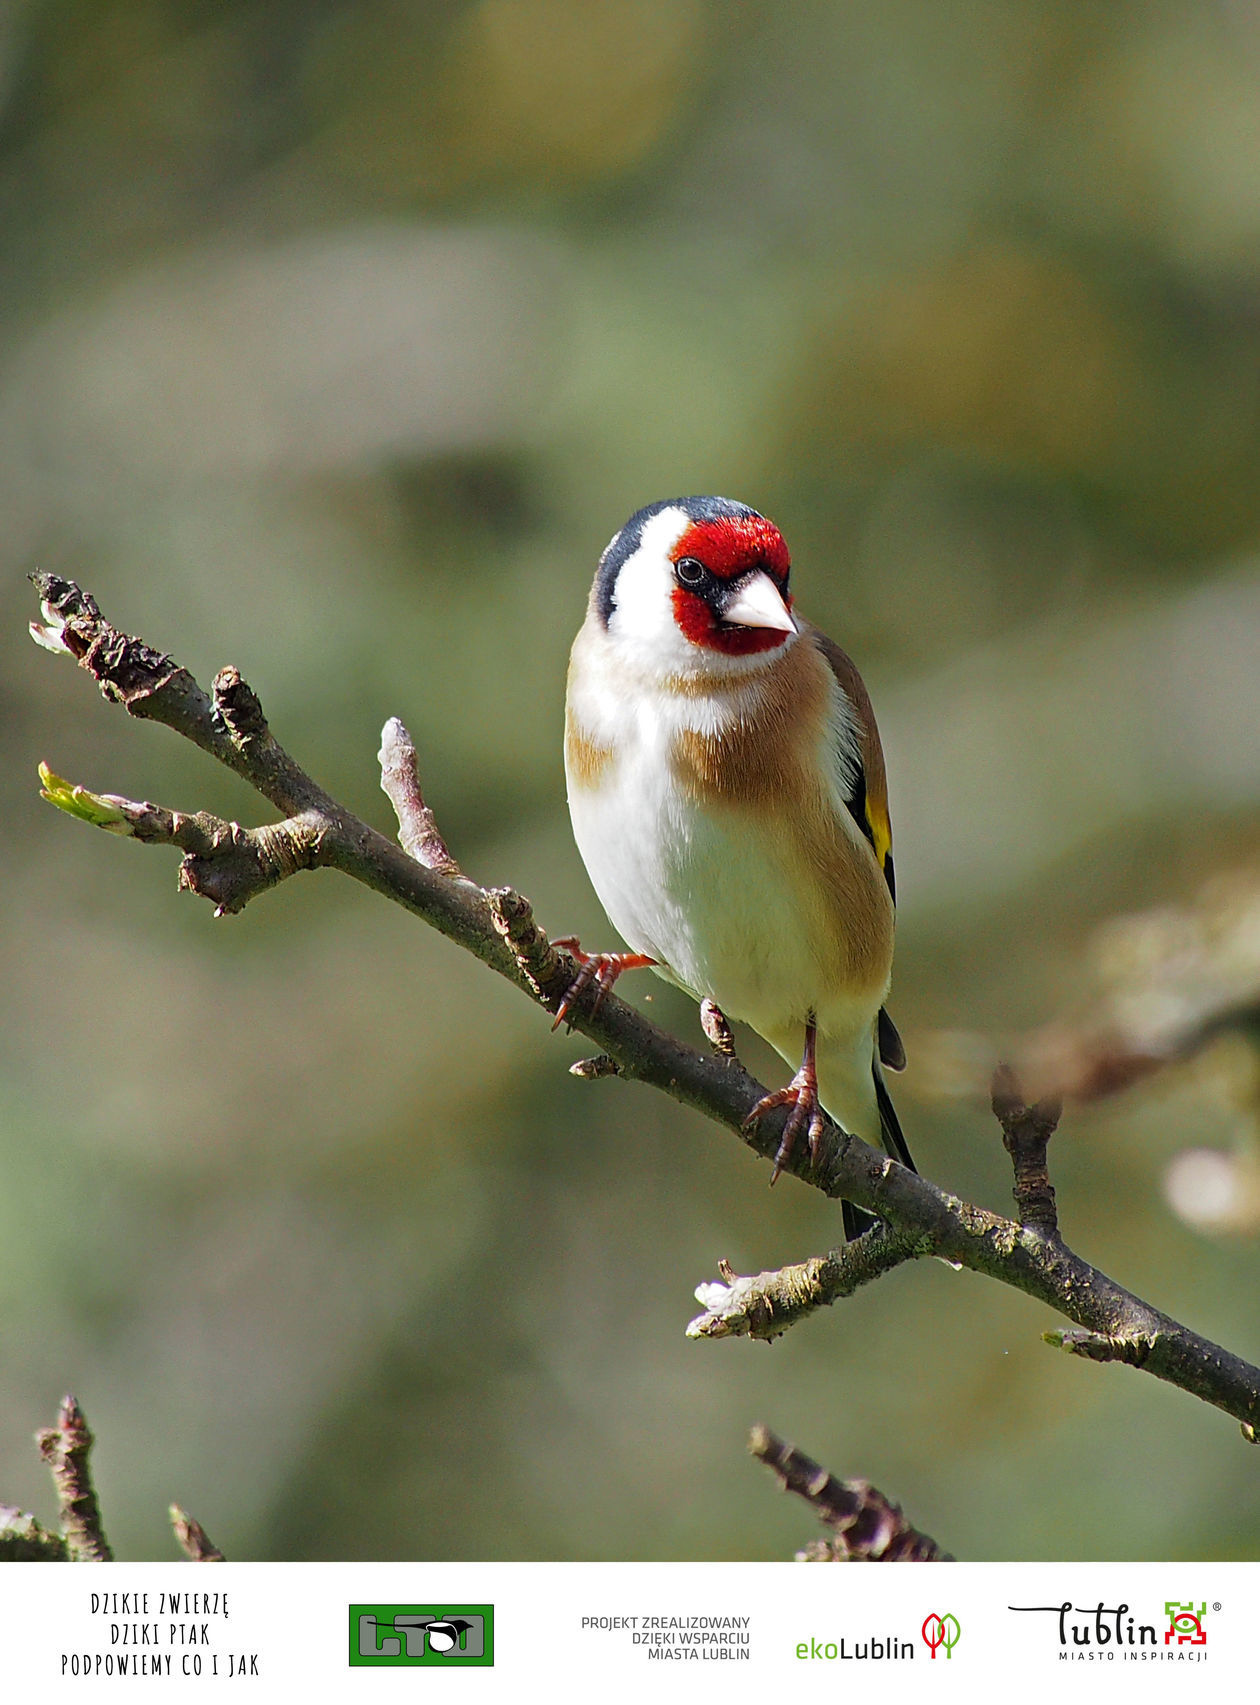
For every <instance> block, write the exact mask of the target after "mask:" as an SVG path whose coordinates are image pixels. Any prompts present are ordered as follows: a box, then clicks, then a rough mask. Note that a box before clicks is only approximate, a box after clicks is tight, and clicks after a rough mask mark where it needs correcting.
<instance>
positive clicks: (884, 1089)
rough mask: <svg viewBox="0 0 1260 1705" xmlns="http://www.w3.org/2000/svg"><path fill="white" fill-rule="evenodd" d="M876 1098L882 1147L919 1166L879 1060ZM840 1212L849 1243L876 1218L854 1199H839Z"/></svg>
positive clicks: (867, 1228) (910, 1163)
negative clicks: (889, 1091)
mask: <svg viewBox="0 0 1260 1705" xmlns="http://www.w3.org/2000/svg"><path fill="white" fill-rule="evenodd" d="M875 1100H876V1103H877V1104H878V1107H879V1124H880V1135H881V1136H882V1138H883V1142H884V1148H885V1149H886V1151H887V1152H888V1153H889V1154H890V1155H891V1156H892V1158H893V1159H894V1160H899V1161H900V1162H901V1164H902V1165H903V1166H908V1167H909V1168H910V1170H911V1172H916V1171H917V1170H918V1168H917V1167H916V1166H915V1164H914V1162H913V1160H911V1158H910V1150H909V1148H908V1147H907V1146H906V1139H905V1137H904V1136H903V1135H902V1131H901V1123H900V1121H899V1120H898V1118H897V1109H896V1108H895V1107H894V1106H893V1104H892V1097H891V1096H890V1095H889V1093H888V1086H887V1084H885V1082H884V1074H883V1072H882V1071H881V1070H880V1068H879V1065H878V1063H877V1064H876V1066H875ZM840 1212H841V1215H842V1216H843V1220H844V1236H845V1241H846V1242H848V1243H852V1242H853V1239H854V1238H855V1237H861V1235H862V1233H863V1232H864V1231H869V1230H870V1229H871V1227H872V1226H873V1225H878V1224H879V1221H878V1219H877V1218H876V1216H875V1215H874V1214H868V1213H867V1211H866V1209H865V1208H859V1207H857V1206H856V1205H855V1204H854V1203H853V1202H841V1204H840Z"/></svg>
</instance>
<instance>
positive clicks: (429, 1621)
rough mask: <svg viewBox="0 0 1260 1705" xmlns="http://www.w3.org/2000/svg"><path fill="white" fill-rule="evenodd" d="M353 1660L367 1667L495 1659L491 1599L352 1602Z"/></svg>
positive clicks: (450, 1664)
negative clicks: (475, 1601)
mask: <svg viewBox="0 0 1260 1705" xmlns="http://www.w3.org/2000/svg"><path fill="white" fill-rule="evenodd" d="M350 1662H351V1664H352V1665H354V1666H355V1667H360V1668H365V1669H378V1668H379V1669H385V1668H399V1667H401V1666H403V1665H412V1666H429V1667H432V1668H438V1667H444V1668H460V1667H463V1666H465V1665H466V1666H468V1667H474V1666H478V1665H485V1664H493V1663H494V1606H493V1605H491V1604H352V1605H351V1606H350Z"/></svg>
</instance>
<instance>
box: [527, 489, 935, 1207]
mask: <svg viewBox="0 0 1260 1705" xmlns="http://www.w3.org/2000/svg"><path fill="white" fill-rule="evenodd" d="M790 569H791V559H790V556H789V552H788V547H787V544H786V543H785V541H784V538H783V535H782V534H781V533H780V531H779V529H778V527H776V526H775V524H774V523H773V522H772V521H770V520H768V519H767V518H766V517H765V516H764V515H763V514H761V513H760V511H758V510H756V509H752V508H749V507H748V505H747V504H744V503H737V502H734V501H732V500H731V499H729V498H723V497H677V498H666V499H663V500H661V501H659V502H656V503H650V504H648V505H647V506H646V507H645V508H643V509H640V510H638V511H637V512H636V513H635V514H634V515H632V516H631V517H630V519H629V520H628V521H627V522H626V524H625V525H624V526H623V527H622V528H621V529H620V531H619V532H617V533H616V534H615V535H614V536H613V538H612V540H611V542H610V543H609V545H608V547H607V548H606V550H605V551H604V552H603V555H602V556H601V557H600V559H599V566H598V569H597V570H596V574H595V579H594V583H593V585H592V587H591V593H590V599H589V602H588V605H587V611H586V619H585V621H584V622H583V624H582V627H581V629H580V631H579V632H578V635H577V638H576V640H575V641H574V644H573V649H572V652H571V655H570V661H569V674H568V686H567V693H566V707H565V742H564V752H565V774H566V781H567V788H568V801H569V813H570V817H571V820H572V825H573V833H574V838H575V840H576V842H577V846H578V850H579V852H580V853H581V856H582V860H583V862H584V864H585V866H586V869H587V873H588V874H589V876H590V879H591V882H592V885H593V886H594V888H595V892H596V894H597V895H598V897H599V899H600V901H601V903H602V905H603V907H604V910H605V911H606V912H607V914H608V917H609V919H610V921H611V922H612V924H613V926H614V928H615V929H616V930H617V931H618V933H619V934H620V935H621V936H622V937H623V939H624V940H625V942H626V943H627V946H628V948H629V950H630V951H629V952H620V951H619V952H600V953H587V952H584V951H583V949H582V947H581V944H580V942H579V941H578V939H577V938H576V937H573V936H565V937H561V938H559V940H558V945H561V946H564V947H566V948H567V949H568V950H569V951H570V952H571V953H572V954H573V956H574V958H575V960H576V962H577V965H578V967H579V968H578V971H577V973H576V975H575V978H574V980H573V982H572V984H571V985H570V987H569V990H568V992H567V993H566V995H565V997H564V999H563V1001H562V1002H561V1004H560V1010H559V1013H558V1016H557V1018H556V1023H557V1025H558V1024H559V1023H561V1022H562V1021H563V1019H564V1018H565V1017H566V1016H568V1015H569V1013H571V1011H572V1010H573V1007H574V1004H575V1003H576V1001H577V1000H578V999H579V998H580V997H581V995H582V994H583V993H584V992H585V991H586V990H587V989H588V988H590V987H591V985H592V984H593V985H594V986H595V1004H596V1005H598V1003H599V1002H600V1001H602V999H603V998H604V996H605V995H606V994H607V992H608V991H609V990H610V989H611V988H612V986H613V984H614V983H615V982H616V980H617V978H618V977H620V976H621V975H622V973H623V972H625V971H627V970H631V969H636V968H640V967H651V968H653V969H654V970H655V971H656V972H657V974H658V975H660V976H661V977H663V978H665V979H666V981H668V982H670V983H673V984H675V985H677V986H678V987H679V988H681V989H683V990H685V991H686V992H687V993H688V994H689V995H690V996H691V997H692V998H693V999H695V1000H697V1001H700V1002H701V1003H702V1016H703V1015H704V1013H706V1012H707V1013H712V1012H713V1010H714V1009H716V1010H717V1016H718V1018H719V1019H720V1018H722V1017H725V1018H728V1019H729V1018H733V1019H737V1020H740V1021H742V1022H744V1023H746V1024H748V1025H749V1026H751V1028H752V1029H753V1030H755V1031H756V1032H757V1033H758V1034H759V1035H761V1036H763V1037H764V1038H765V1039H766V1041H767V1042H769V1043H770V1044H771V1046H772V1047H774V1048H775V1049H776V1050H777V1052H778V1053H779V1054H781V1055H782V1056H783V1058H784V1059H785V1060H787V1061H788V1063H789V1064H791V1065H796V1063H797V1061H799V1067H798V1069H797V1070H796V1071H795V1073H794V1075H793V1077H792V1078H791V1080H790V1081H789V1083H788V1084H787V1085H786V1086H785V1087H784V1088H782V1089H779V1090H776V1091H774V1092H773V1093H771V1094H769V1095H766V1096H764V1097H763V1098H762V1099H761V1100H760V1101H759V1102H758V1103H757V1105H756V1106H755V1107H754V1108H753V1109H752V1111H751V1113H750V1114H749V1116H748V1119H747V1121H746V1126H747V1128H749V1129H751V1128H753V1127H754V1126H755V1125H756V1124H757V1123H758V1121H759V1120H760V1119H761V1118H763V1117H764V1116H765V1114H767V1113H768V1112H769V1111H770V1110H771V1109H772V1108H775V1107H784V1106H786V1107H788V1108H790V1112H789V1115H788V1118H787V1119H786V1121H785V1123H784V1127H783V1132H782V1137H781V1141H780V1144H779V1148H778V1152H777V1154H776V1157H775V1162H774V1171H773V1175H772V1177H771V1183H774V1181H775V1179H777V1178H778V1177H779V1175H780V1173H781V1172H782V1170H783V1168H784V1167H785V1166H786V1165H787V1163H788V1161H789V1159H790V1158H791V1155H792V1153H793V1151H794V1147H795V1144H796V1142H797V1140H798V1138H799V1137H800V1136H801V1135H802V1133H806V1134H807V1135H808V1140H809V1145H810V1152H811V1156H812V1158H813V1159H814V1160H815V1161H817V1159H818V1145H819V1143H820V1139H821V1136H822V1132H823V1129H824V1128H825V1127H824V1123H823V1118H822V1111H821V1110H825V1111H826V1112H827V1113H829V1114H830V1115H831V1116H832V1118H834V1119H835V1120H836V1121H837V1122H838V1123H839V1124H840V1125H841V1126H843V1127H844V1129H845V1130H847V1131H850V1132H852V1133H854V1134H856V1135H857V1136H859V1137H861V1138H863V1139H864V1140H865V1141H866V1142H868V1143H871V1144H872V1145H878V1144H881V1143H882V1144H883V1146H884V1148H885V1150H886V1151H887V1153H888V1154H889V1155H891V1156H892V1157H893V1159H895V1160H897V1161H899V1162H900V1163H901V1164H902V1165H903V1166H906V1167H909V1168H910V1169H911V1170H913V1169H914V1163H913V1161H912V1160H911V1158H910V1151H909V1149H908V1148H907V1146H906V1140H905V1137H904V1135H903V1134H902V1131H901V1126H900V1124H899V1123H898V1120H897V1115H896V1112H895V1111H894V1109H893V1105H892V1101H891V1098H890V1096H889V1093H888V1089H887V1086H886V1083H885V1079H884V1070H885V1068H886V1067H887V1068H888V1069H890V1070H900V1069H902V1067H904V1065H905V1052H904V1049H903V1047H902V1044H901V1039H900V1036H899V1035H898V1033H897V1029H896V1026H895V1025H894V1024H893V1022H892V1020H891V1019H890V1018H889V1016H888V1013H887V1010H886V1007H885V1002H886V1000H887V997H888V991H889V986H890V982H891V977H892V957H893V924H894V912H895V904H896V886H895V878H894V871H893V857H892V830H891V826H890V822H889V816H888V788H887V780H886V773H885V768H884V756H883V751H882V748H881V746H880V740H879V733H878V730H877V728H876V725H875V717H874V713H873V711H872V709H871V701H870V697H869V695H868V694H867V691H866V688H865V686H864V685H863V683H862V678H861V676H860V675H859V674H858V671H857V668H856V667H855V665H854V664H853V662H852V661H851V659H850V658H849V657H848V656H847V655H846V654H845V653H844V652H843V651H842V650H841V649H840V647H839V646H838V645H836V644H835V643H834V642H833V641H832V640H830V639H828V638H827V637H826V635H825V634H823V633H821V632H820V631H819V630H818V629H817V628H815V627H812V626H811V625H810V624H809V623H808V622H806V621H805V620H804V619H803V618H802V617H801V616H800V615H798V614H797V612H796V610H795V606H794V600H793V595H792V593H791V591H790V590H789V576H790ZM706 1028H708V1026H706ZM844 1213H845V1227H846V1232H847V1233H848V1235H850V1236H856V1235H859V1234H860V1233H861V1232H862V1231H863V1230H866V1229H869V1227H870V1226H871V1225H872V1224H874V1223H875V1222H874V1220H873V1219H872V1217H871V1216H870V1215H869V1214H866V1213H865V1212H864V1211H863V1210H861V1209H858V1208H856V1207H855V1206H854V1204H852V1203H849V1202H845V1203H844Z"/></svg>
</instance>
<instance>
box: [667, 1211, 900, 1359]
mask: <svg viewBox="0 0 1260 1705" xmlns="http://www.w3.org/2000/svg"><path fill="white" fill-rule="evenodd" d="M930 1252H931V1247H930V1245H929V1244H927V1243H926V1242H920V1241H916V1240H915V1238H914V1237H912V1236H908V1235H906V1234H905V1233H900V1232H896V1231H893V1230H891V1229H890V1228H889V1227H888V1226H886V1225H884V1224H883V1223H882V1222H881V1223H880V1224H879V1225H877V1226H875V1227H874V1228H873V1229H872V1230H871V1231H869V1232H867V1233H866V1235H865V1236H864V1237H859V1238H858V1239H856V1241H855V1242H853V1243H846V1244H844V1245H842V1247H841V1248H839V1249H833V1250H831V1251H830V1253H828V1254H827V1255H822V1256H817V1255H816V1256H814V1257H813V1259H812V1260H809V1261H802V1262H800V1263H799V1264H798V1265H795V1266H791V1267H780V1268H779V1269H778V1270H777V1271H775V1272H772V1273H758V1274H756V1276H755V1277H752V1278H741V1277H740V1276H739V1275H738V1274H736V1273H734V1272H732V1271H731V1269H730V1267H729V1266H726V1265H725V1264H722V1266H721V1267H720V1269H719V1270H720V1271H721V1272H722V1281H723V1282H722V1283H717V1282H716V1281H714V1282H711V1283H707V1284H703V1285H697V1286H696V1293H695V1294H696V1301H697V1302H701V1303H703V1304H704V1310H705V1311H704V1313H703V1314H701V1315H697V1317H696V1318H695V1319H694V1320H693V1321H692V1322H691V1324H690V1325H689V1326H688V1327H687V1336H688V1338H762V1339H765V1340H767V1341H769V1340H770V1339H772V1338H778V1337H779V1336H780V1335H781V1334H782V1333H784V1332H786V1331H787V1329H788V1327H789V1326H794V1325H795V1324H796V1322H797V1321H798V1320H803V1319H804V1318H805V1316H806V1315H808V1314H813V1313H814V1311H815V1310H816V1309H819V1308H824V1307H828V1306H830V1304H831V1303H833V1302H838V1301H839V1300H840V1299H841V1298H842V1297H847V1296H852V1295H853V1293H854V1291H856V1290H858V1289H859V1288H860V1287H861V1286H862V1285H868V1284H870V1283H871V1281H872V1280H873V1279H878V1278H881V1277H882V1276H883V1274H885V1273H889V1272H891V1271H892V1269H893V1268H894V1267H900V1266H901V1265H902V1264H903V1263H904V1262H906V1261H914V1260H916V1259H917V1258H918V1257H919V1256H921V1255H927V1254H930Z"/></svg>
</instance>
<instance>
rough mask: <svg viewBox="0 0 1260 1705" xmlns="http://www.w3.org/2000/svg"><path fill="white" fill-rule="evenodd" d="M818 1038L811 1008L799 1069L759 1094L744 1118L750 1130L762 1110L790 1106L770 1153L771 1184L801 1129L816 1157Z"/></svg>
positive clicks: (821, 1128) (819, 1120)
mask: <svg viewBox="0 0 1260 1705" xmlns="http://www.w3.org/2000/svg"><path fill="white" fill-rule="evenodd" d="M817 1041H818V1025H817V1022H816V1020H815V1018H814V1015H813V1013H812V1012H811V1013H810V1015H809V1017H808V1018H807V1019H806V1021H805V1054H804V1058H803V1059H802V1060H801V1069H800V1071H798V1072H797V1074H796V1076H795V1077H794V1078H793V1079H792V1081H791V1083H789V1084H785V1085H784V1087H783V1088H782V1089H776V1090H775V1091H774V1093H773V1094H772V1095H763V1096H762V1098H761V1100H760V1101H759V1102H758V1103H757V1105H756V1106H755V1107H754V1108H753V1110H752V1112H751V1113H750V1114H749V1115H748V1117H747V1118H746V1119H745V1120H744V1129H745V1130H746V1131H748V1130H751V1129H752V1127H753V1126H754V1125H755V1124H756V1123H757V1121H758V1119H760V1118H761V1117H762V1116H763V1114H766V1113H769V1111H770V1110H771V1108H772V1107H789V1106H790V1107H791V1109H792V1111H791V1113H789V1115H788V1121H787V1124H786V1125H784V1127H783V1136H782V1137H781V1138H780V1140H779V1152H778V1153H777V1154H776V1155H775V1157H774V1171H773V1172H772V1173H771V1174H770V1182H771V1183H772V1184H773V1183H774V1182H775V1180H776V1179H777V1178H778V1176H779V1174H780V1173H781V1172H782V1171H783V1168H784V1167H785V1166H786V1165H787V1163H788V1161H789V1160H790V1159H791V1158H792V1150H793V1149H794V1148H795V1146H796V1139H797V1137H799V1136H800V1134H801V1132H802V1130H806V1129H807V1130H808V1131H809V1153H810V1158H811V1159H812V1160H817V1159H818V1142H819V1139H820V1137H821V1136H822V1134H823V1131H824V1129H825V1125H824V1121H823V1111H822V1107H821V1106H820V1104H819V1101H818V1065H817V1059H816V1053H817Z"/></svg>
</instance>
